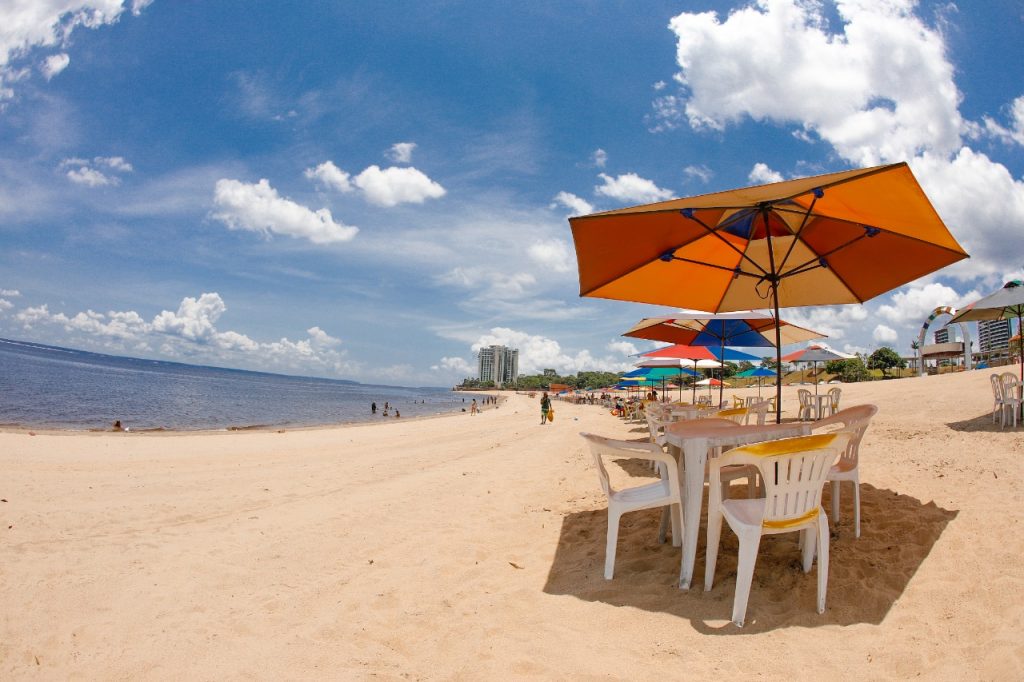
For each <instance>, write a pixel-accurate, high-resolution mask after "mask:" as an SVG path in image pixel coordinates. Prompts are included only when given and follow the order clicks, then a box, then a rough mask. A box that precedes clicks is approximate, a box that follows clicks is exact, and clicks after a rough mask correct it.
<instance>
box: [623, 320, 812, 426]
mask: <svg viewBox="0 0 1024 682" xmlns="http://www.w3.org/2000/svg"><path fill="white" fill-rule="evenodd" d="M623 336H629V337H633V338H640V339H653V340H656V341H673V342H676V343H686V344H689V345H693V346H718V348H719V352H720V355H721V356H725V355H726V348H725V347H726V346H745V347H771V346H774V345H776V344H777V343H787V344H788V343H798V342H800V341H809V340H811V339H818V338H821V337H822V336H824V334H821V333H820V332H815V331H811V330H810V329H804V328H803V327H798V326H796V325H795V324H790V323H788V322H786V321H785V320H781V321H779V322H778V323H776V318H775V317H773V316H771V315H767V314H765V313H759V312H754V311H753V310H745V311H739V312H731V313H718V314H709V313H701V312H697V311H685V310H684V311H680V312H679V313H678V314H677V315H663V316H661V317H648V318H645V319H643V320H640V321H639V322H637V323H636V324H635V325H633V328H632V329H630V330H629V331H627V332H626V333H625V334H623ZM709 350H710V348H709ZM780 352H781V351H780ZM750 357H751V358H753V359H755V360H757V359H759V358H755V357H754V356H750ZM778 383H779V389H778V390H779V394H780V395H779V396H778V399H777V400H776V410H781V404H782V396H781V392H782V370H781V364H780V368H779V381H778ZM723 391H724V389H719V392H718V394H719V395H718V398H719V401H721V399H722V393H723ZM780 414H781V413H778V414H776V418H777V419H778V418H779V416H780Z"/></svg>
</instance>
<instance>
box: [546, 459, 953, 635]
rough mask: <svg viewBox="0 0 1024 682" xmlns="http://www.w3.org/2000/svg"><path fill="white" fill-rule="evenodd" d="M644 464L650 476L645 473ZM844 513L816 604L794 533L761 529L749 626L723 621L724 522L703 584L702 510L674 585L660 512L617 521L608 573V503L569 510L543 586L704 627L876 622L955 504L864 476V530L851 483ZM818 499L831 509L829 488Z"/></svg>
mask: <svg viewBox="0 0 1024 682" xmlns="http://www.w3.org/2000/svg"><path fill="white" fill-rule="evenodd" d="M649 471H650V470H649V469H648V475H649ZM845 487H846V489H845V490H844V493H845V494H844V495H843V497H842V498H841V499H842V508H841V510H840V511H841V520H840V523H839V524H835V523H833V524H832V526H833V530H832V541H831V544H830V561H829V585H828V600H827V604H826V610H825V613H824V614H818V613H817V611H816V608H815V604H816V600H817V565H815V567H814V568H812V569H811V572H810V573H806V574H805V573H804V572H803V570H802V569H801V566H800V552H799V550H798V548H797V542H796V538H797V534H796V533H792V534H785V535H776V536H766V537H764V538H762V541H761V546H760V550H759V552H758V558H757V565H756V567H755V569H754V579H753V584H752V586H751V592H750V599H749V602H748V605H747V617H746V625H745V626H744V627H743V628H742V629H741V628H737V627H735V626H734V625H732V624H731V623H730V622H729V619H730V617H731V615H732V601H733V595H734V592H735V588H736V557H737V550H738V545H737V541H736V536H735V535H733V534H732V532H731V531H730V530H729V529H728V526H726V527H724V529H723V532H722V541H721V546H720V548H719V552H718V562H717V569H716V571H715V584H714V587H713V588H712V590H711V591H710V592H704V587H703V582H704V581H703V578H704V565H705V546H704V541H705V537H706V514H705V515H704V518H702V520H701V528H700V533H699V538H700V540H699V544H698V547H697V561H696V564H695V570H694V580H693V584H692V586H691V588H690V590H688V591H683V590H679V589H678V588H677V587H676V584H677V581H678V578H679V568H680V558H681V551H680V549H679V548H678V547H673V546H672V545H671V543H669V542H666V543H665V544H659V543H658V541H657V535H658V526H659V523H660V518H661V516H660V515H661V511H660V510H658V509H654V510H644V511H638V512H632V513H630V514H626V515H624V516H623V517H622V521H621V524H620V528H619V542H618V551H617V554H616V560H615V578H614V579H613V580H610V581H609V580H605V579H604V576H603V567H604V546H605V537H606V536H605V533H606V529H607V511H606V509H604V508H602V509H596V510H590V511H581V512H574V513H571V514H568V515H566V516H565V517H564V518H563V519H562V528H561V534H560V537H559V542H558V547H557V549H556V551H555V558H554V561H553V562H552V565H551V570H550V571H549V573H548V579H547V582H546V584H545V586H544V591H545V592H546V593H548V594H557V595H571V596H574V597H577V598H579V599H582V600H584V601H597V602H603V603H606V604H611V605H613V606H629V607H632V608H637V609H642V610H645V611H652V612H658V613H669V614H672V615H675V616H679V617H680V618H687V619H689V620H690V622H691V624H692V625H693V628H694V629H695V630H696V631H697V632H700V633H702V634H720V635H743V634H748V635H749V634H756V633H759V632H766V631H771V630H777V629H781V628H787V627H820V626H824V625H853V624H857V623H869V624H875V625H877V624H879V623H881V622H882V620H884V618H885V617H886V614H888V612H889V610H890V609H891V608H892V606H893V604H895V603H896V601H897V600H898V599H900V597H901V596H902V595H903V593H904V591H905V590H906V588H907V585H908V584H909V582H910V580H911V578H912V577H913V576H914V574H915V573H916V572H917V570H918V568H919V567H920V566H921V564H922V563H923V562H924V560H925V559H926V558H927V556H928V554H929V553H930V552H931V550H932V547H933V546H934V545H935V543H936V542H937V541H938V539H939V537H940V536H941V535H942V532H943V531H944V530H945V528H946V526H947V525H948V524H949V523H950V522H951V521H952V520H953V519H955V518H956V516H957V514H958V511H957V510H949V509H943V508H941V507H939V506H937V505H936V504H935V503H934V502H928V503H924V502H922V501H921V500H918V499H916V498H913V497H910V496H909V495H903V494H900V493H898V492H894V491H892V490H884V489H879V488H875V487H874V486H871V485H867V484H862V485H861V523H862V528H861V537H860V538H855V537H854V533H853V519H852V514H853V510H852V504H851V503H850V498H852V495H851V494H850V492H849V486H845ZM828 490H829V489H828V487H826V493H825V496H824V498H823V500H822V503H823V504H824V505H825V507H826V509H831V507H830V501H829V500H828V496H829V492H828Z"/></svg>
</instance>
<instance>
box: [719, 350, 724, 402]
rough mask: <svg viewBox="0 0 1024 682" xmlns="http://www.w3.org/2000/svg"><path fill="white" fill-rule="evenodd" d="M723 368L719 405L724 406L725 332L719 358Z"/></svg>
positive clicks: (720, 378)
mask: <svg viewBox="0 0 1024 682" xmlns="http://www.w3.org/2000/svg"><path fill="white" fill-rule="evenodd" d="M718 359H719V361H720V362H721V363H722V369H721V371H720V372H719V374H718V381H719V382H720V383H719V384H718V406H719V407H721V406H722V394H723V393H724V392H725V334H722V357H720V358H718Z"/></svg>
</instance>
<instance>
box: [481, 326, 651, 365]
mask: <svg viewBox="0 0 1024 682" xmlns="http://www.w3.org/2000/svg"><path fill="white" fill-rule="evenodd" d="M492 345H501V346H508V347H509V348H517V349H518V350H519V373H520V374H539V373H540V372H542V371H543V370H545V369H548V368H553V369H555V370H556V371H557V372H558V373H559V374H575V373H576V372H581V371H601V370H604V371H609V372H619V371H624V370H626V369H629V368H632V365H631V364H630V363H629V362H623V361H622V360H621V358H619V359H616V358H612V357H603V358H597V357H594V356H593V355H591V353H590V351H587V350H581V351H578V352H577V353H576V354H575V355H570V354H568V353H566V352H565V351H563V350H562V347H561V345H560V344H559V343H558V342H557V341H555V340H554V339H550V338H547V337H545V336H539V335H533V334H529V333H527V332H522V331H517V330H514V329H509V328H507V327H494V328H493V329H491V330H490V333H488V334H484V335H482V336H480V337H479V338H478V339H477V341H476V342H475V343H474V344H473V345H472V350H473V352H474V353H477V352H479V351H480V349H481V348H484V347H486V346H492Z"/></svg>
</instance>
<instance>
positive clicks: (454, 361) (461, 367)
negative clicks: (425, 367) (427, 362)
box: [430, 357, 477, 377]
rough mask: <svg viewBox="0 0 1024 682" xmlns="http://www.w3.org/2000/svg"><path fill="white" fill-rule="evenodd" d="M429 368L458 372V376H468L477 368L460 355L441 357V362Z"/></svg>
mask: <svg viewBox="0 0 1024 682" xmlns="http://www.w3.org/2000/svg"><path fill="white" fill-rule="evenodd" d="M430 369H432V370H434V371H435V372H437V371H445V372H451V373H452V374H458V375H459V376H463V377H468V376H471V375H473V374H475V373H476V370H477V368H476V367H474V366H473V365H471V364H469V362H467V361H466V360H465V358H460V357H443V358H441V362H439V363H438V364H436V365H432V366H431V367H430Z"/></svg>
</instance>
